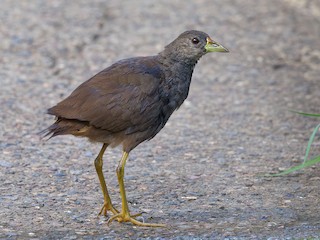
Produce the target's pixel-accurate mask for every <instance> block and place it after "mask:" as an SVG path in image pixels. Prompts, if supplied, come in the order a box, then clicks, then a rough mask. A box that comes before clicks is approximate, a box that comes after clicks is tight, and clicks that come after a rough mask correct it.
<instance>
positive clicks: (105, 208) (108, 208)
mask: <svg viewBox="0 0 320 240" xmlns="http://www.w3.org/2000/svg"><path fill="white" fill-rule="evenodd" d="M108 211H111V212H112V213H113V214H114V215H116V214H118V213H119V211H118V210H117V209H116V208H114V207H113V206H112V205H111V206H110V204H104V205H103V206H102V208H101V210H100V212H99V214H98V216H101V215H102V216H105V217H107V212H108Z"/></svg>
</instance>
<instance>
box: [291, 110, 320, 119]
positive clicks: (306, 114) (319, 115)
mask: <svg viewBox="0 0 320 240" xmlns="http://www.w3.org/2000/svg"><path fill="white" fill-rule="evenodd" d="M289 111H290V112H293V113H298V114H300V115H303V116H306V117H320V114H316V113H305V112H298V111H295V110H289Z"/></svg>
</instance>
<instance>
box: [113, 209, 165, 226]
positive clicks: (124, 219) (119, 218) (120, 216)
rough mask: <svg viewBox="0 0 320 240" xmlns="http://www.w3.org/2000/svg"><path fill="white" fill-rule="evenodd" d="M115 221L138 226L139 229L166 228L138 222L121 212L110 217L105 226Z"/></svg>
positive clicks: (156, 224) (155, 224) (157, 224)
mask: <svg viewBox="0 0 320 240" xmlns="http://www.w3.org/2000/svg"><path fill="white" fill-rule="evenodd" d="M136 215H137V214H136ZM140 215H141V214H140ZM115 219H117V221H118V222H131V223H133V224H134V225H137V226H140V227H167V226H166V225H165V224H160V223H145V222H140V221H138V220H136V219H134V216H129V215H126V214H124V213H122V212H121V213H118V214H116V215H114V216H112V217H111V218H109V219H108V221H107V224H108V225H109V224H110V223H111V222H112V221H113V220H115Z"/></svg>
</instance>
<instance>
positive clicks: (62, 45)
mask: <svg viewBox="0 0 320 240" xmlns="http://www.w3.org/2000/svg"><path fill="white" fill-rule="evenodd" d="M0 20H1V24H0V36H1V44H0V54H1V56H0V64H1V68H0V83H1V88H0V89H1V95H0V152H1V158H0V181H1V185H0V187H1V191H2V193H1V196H0V205H1V211H0V219H1V220H0V237H3V238H8V237H12V238H15V237H17V238H18V237H22V238H24V237H31V238H32V237H35V238H36V237H38V238H40V239H41V238H45V237H48V236H49V237H52V238H53V239H54V238H62V237H65V238H68V237H70V238H74V239H75V238H78V237H81V236H82V237H84V236H85V237H87V238H95V237H101V238H103V237H105V239H107V237H110V238H119V239H121V238H123V237H128V238H143V237H145V238H147V237H163V238H171V237H172V238H174V237H185V238H184V239H188V238H190V239H192V237H202V238H212V239H215V238H224V237H245V238H247V239H248V238H252V239H254V238H255V237H256V238H260V239H261V238H268V237H272V236H280V237H281V236H282V237H293V238H299V237H312V236H313V237H314V236H318V237H319V231H320V230H319V228H320V217H319V215H318V212H319V211H318V210H319V187H318V186H319V178H320V176H319V167H318V166H315V167H313V168H310V169H307V170H305V171H304V172H302V173H301V172H300V173H295V174H293V176H291V177H290V176H288V177H284V178H273V179H265V178H262V179H261V178H257V177H256V175H257V174H261V173H266V172H277V171H279V170H283V169H286V168H289V167H290V166H293V165H298V164H300V163H301V161H302V159H303V156H304V151H305V149H306V144H307V141H308V138H309V136H310V134H311V132H312V130H313V128H314V127H315V126H316V125H317V124H318V122H319V121H318V120H317V119H312V118H304V117H302V116H298V115H297V114H294V113H292V112H290V111H289V110H290V109H291V110H298V111H304V112H313V113H320V112H319V92H320V86H319V76H320V67H319V64H320V47H319V46H320V2H319V1H318V0H283V1H276V0H269V1H263V0H255V1H253V0H224V1H218V0H198V1H181V0H170V1H167V0H161V1H146V0H144V1H143V0H137V1H107V0H92V1H84V0H77V1H75V0H71V1H66V0H53V1H41V0H38V1H37V0H29V1H27V0H25V1H23V0H22V1H16V0H1V10H0ZM189 29H196V30H202V31H205V32H206V33H208V34H209V35H210V36H211V37H212V38H213V39H214V40H216V41H217V42H219V43H221V44H222V45H224V46H226V47H227V48H228V49H229V50H230V53H229V54H218V53H217V54H208V55H206V56H204V57H203V58H202V59H201V60H200V61H199V63H198V65H197V67H196V68H195V71H194V75H193V81H192V85H191V89H190V93H189V97H188V99H187V100H186V102H185V103H184V105H183V106H182V107H181V108H180V109H179V111H178V112H176V113H175V114H174V115H173V116H172V118H171V119H170V121H169V122H168V124H167V126H166V128H165V129H163V131H162V132H161V133H160V134H159V135H157V137H156V138H154V139H153V140H152V141H150V142H148V143H146V144H142V145H141V146H139V147H138V148H137V149H136V150H135V151H133V153H132V155H131V158H130V161H129V163H128V164H127V173H126V181H127V188H128V190H127V191H128V198H129V200H130V201H131V202H130V203H131V205H132V208H133V209H135V210H136V211H137V212H138V211H139V210H142V211H144V212H145V213H147V214H146V215H144V216H145V218H146V219H145V220H146V221H149V222H150V221H151V222H163V223H167V224H169V225H172V226H173V228H172V229H166V230H163V229H162V230H159V229H157V230H154V229H153V230H143V231H141V230H139V229H137V228H133V227H132V226H131V225H126V224H123V225H119V224H117V223H113V224H111V225H110V226H107V225H106V224H105V220H104V219H101V218H100V219H96V218H95V217H96V214H97V213H98V211H99V210H100V206H101V204H102V200H103V199H102V195H101V194H100V189H99V184H98V180H97V178H96V175H95V170H94V167H93V160H94V158H95V156H96V154H97V153H98V151H99V148H100V146H99V145H98V144H92V143H89V142H88V141H87V140H86V139H79V138H74V137H70V136H66V137H59V138H55V139H52V140H50V141H48V142H46V141H43V140H41V139H40V138H39V136H38V135H37V133H38V132H40V131H41V130H43V129H44V128H46V127H48V126H49V125H50V124H51V123H52V122H53V118H52V116H48V115H46V109H47V108H49V107H51V106H53V105H54V104H56V103H57V102H58V101H60V100H62V99H63V98H65V97H67V96H68V95H69V94H70V93H71V92H72V90H73V89H74V88H75V87H77V86H78V85H79V84H81V83H82V82H83V81H85V80H87V79H88V78H90V77H91V76H92V75H94V74H96V73H97V72H99V71H101V70H102V69H104V68H105V67H108V66H109V65H110V64H112V63H114V62H115V61H117V60H120V59H123V58H127V57H133V56H145V55H154V54H157V53H158V52H160V51H161V50H162V49H163V47H164V46H165V45H166V44H168V43H170V42H171V41H172V40H173V39H175V38H176V37H177V36H178V35H179V34H180V33H182V32H183V31H185V30H189ZM314 146H315V147H314V148H313V150H312V155H319V153H320V151H319V148H318V146H319V138H318V137H316V139H315V142H314ZM119 158H120V150H119V149H115V150H108V151H107V153H106V156H105V172H106V177H107V182H108V184H110V185H111V194H112V195H113V198H114V199H115V200H114V202H116V203H119V197H118V192H117V180H116V175H115V166H116V165H117V161H118V159H119ZM190 199H191V200H190ZM151 216H153V217H154V218H153V219H149V218H150V217H151Z"/></svg>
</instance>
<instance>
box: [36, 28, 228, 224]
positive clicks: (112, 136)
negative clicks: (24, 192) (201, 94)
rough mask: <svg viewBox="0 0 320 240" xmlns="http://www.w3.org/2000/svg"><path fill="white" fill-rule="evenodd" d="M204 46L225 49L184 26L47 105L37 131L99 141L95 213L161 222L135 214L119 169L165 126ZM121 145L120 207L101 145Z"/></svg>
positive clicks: (185, 92)
mask: <svg viewBox="0 0 320 240" xmlns="http://www.w3.org/2000/svg"><path fill="white" fill-rule="evenodd" d="M209 52H229V50H228V49H227V48H225V47H224V46H222V45H221V44H219V43H218V42H216V41H214V40H212V38H210V37H209V35H208V34H207V33H204V32H202V31H197V30H188V31H185V32H183V33H181V34H180V35H179V36H178V37H177V38H176V39H175V40H173V41H172V42H171V43H169V44H168V45H167V46H165V47H164V49H163V51H161V52H160V53H158V54H157V55H154V56H144V57H133V58H128V59H124V60H120V61H118V62H115V63H114V64H112V65H111V66H109V67H107V68H105V69H104V70H102V71H101V72H99V73H97V74H96V75H94V76H93V77H91V78H90V79H89V80H87V81H85V82H83V83H82V84H81V85H79V86H78V87H77V88H76V89H75V90H74V91H73V92H72V93H71V95H69V96H68V97H67V98H65V99H64V100H62V101H61V102H59V103H58V104H56V105H55V106H53V107H51V108H49V109H48V111H47V113H48V114H50V115H54V116H55V117H56V119H55V122H54V123H53V124H52V125H51V126H49V127H48V128H46V129H45V130H43V131H42V133H43V134H44V136H48V137H49V139H50V138H52V137H55V136H58V135H67V134H70V135H73V136H78V137H86V138H88V139H89V140H90V141H92V142H98V143H102V148H101V150H100V152H99V154H98V155H97V157H96V158H95V160H94V165H95V169H96V172H97V175H98V179H99V182H100V186H101V189H102V193H103V197H104V203H103V206H102V209H101V211H100V212H99V215H104V216H107V214H108V213H111V214H112V216H110V217H109V219H108V221H107V223H108V224H109V223H111V222H112V221H114V220H116V221H118V222H130V223H132V224H133V225H137V226H142V227H165V226H166V225H165V224H159V223H146V222H144V221H139V220H137V216H139V215H140V214H135V215H134V214H131V213H130V210H129V206H128V201H127V197H126V191H125V184H124V169H125V165H126V162H127V160H128V157H129V153H130V152H131V151H132V150H133V149H134V148H135V147H137V146H138V145H139V144H140V143H142V142H145V141H147V140H150V139H152V138H153V137H154V136H156V135H157V133H158V132H159V131H160V130H161V129H162V128H163V127H164V126H165V124H166V123H167V121H168V119H169V118H170V116H171V114H172V113H173V112H174V111H175V110H177V109H178V108H179V107H180V106H181V105H182V103H183V102H184V100H185V99H186V98H187V96H188V93H189V87H190V83H191V78H192V73H193V70H194V67H195V66H196V64H197V62H198V60H199V59H200V58H201V57H202V56H203V55H205V54H206V53H209ZM118 145H121V146H122V157H121V158H120V161H119V164H118V166H117V168H116V174H117V179H118V183H119V188H120V196H121V210H120V211H119V210H117V209H116V208H115V207H114V205H113V204H112V201H111V198H110V195H109V192H108V188H107V185H106V182H105V178H104V174H103V171H102V166H103V155H104V152H105V150H106V149H107V147H111V148H113V147H116V146H118Z"/></svg>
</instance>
